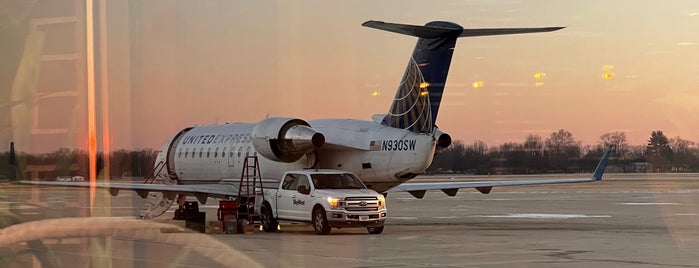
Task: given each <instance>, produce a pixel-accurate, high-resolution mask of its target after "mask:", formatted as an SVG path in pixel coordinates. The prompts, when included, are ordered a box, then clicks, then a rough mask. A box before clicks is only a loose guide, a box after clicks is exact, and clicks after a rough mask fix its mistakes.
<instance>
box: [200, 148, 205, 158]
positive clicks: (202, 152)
mask: <svg viewBox="0 0 699 268" xmlns="http://www.w3.org/2000/svg"><path fill="white" fill-rule="evenodd" d="M203 154H204V148H199V158H201V156H202V155H203Z"/></svg>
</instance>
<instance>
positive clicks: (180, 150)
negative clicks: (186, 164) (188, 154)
mask: <svg viewBox="0 0 699 268" xmlns="http://www.w3.org/2000/svg"><path fill="white" fill-rule="evenodd" d="M180 157H182V148H180V149H179V150H177V158H180Z"/></svg>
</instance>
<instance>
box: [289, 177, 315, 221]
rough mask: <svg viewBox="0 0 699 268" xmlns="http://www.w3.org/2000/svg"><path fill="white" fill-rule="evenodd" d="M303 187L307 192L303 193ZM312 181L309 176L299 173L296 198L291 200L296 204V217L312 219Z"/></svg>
mask: <svg viewBox="0 0 699 268" xmlns="http://www.w3.org/2000/svg"><path fill="white" fill-rule="evenodd" d="M301 188H305V189H306V192H305V193H302V190H301ZM310 192H311V183H310V181H309V178H308V176H306V175H299V179H298V184H297V185H296V198H294V199H293V200H291V201H292V202H293V203H294V204H296V206H295V207H294V217H295V218H297V219H300V220H306V221H310V220H311V209H313V199H311V195H310Z"/></svg>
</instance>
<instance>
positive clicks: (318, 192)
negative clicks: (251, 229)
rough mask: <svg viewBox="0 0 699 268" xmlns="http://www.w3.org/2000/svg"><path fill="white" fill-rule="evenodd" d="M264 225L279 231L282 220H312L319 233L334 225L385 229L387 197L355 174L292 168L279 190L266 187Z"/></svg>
mask: <svg viewBox="0 0 699 268" xmlns="http://www.w3.org/2000/svg"><path fill="white" fill-rule="evenodd" d="M264 195H265V196H264V199H265V202H264V204H263V205H262V214H263V216H262V226H263V228H264V230H265V231H267V232H275V231H276V230H277V226H278V224H279V222H278V221H279V220H284V221H301V222H310V223H311V224H312V225H313V228H314V229H315V231H316V233H317V234H329V233H330V229H331V228H360V227H361V228H367V231H369V233H370V234H380V233H381V232H383V226H384V222H385V221H386V199H385V198H384V196H383V195H382V194H380V193H377V192H376V191H374V190H371V189H367V187H366V186H365V185H364V184H363V183H362V181H361V180H360V179H358V178H357V177H356V176H355V175H354V174H353V173H351V172H347V171H341V170H330V169H309V170H298V171H289V172H286V173H285V174H284V177H283V179H282V180H281V182H280V183H279V187H278V188H277V189H265V191H264Z"/></svg>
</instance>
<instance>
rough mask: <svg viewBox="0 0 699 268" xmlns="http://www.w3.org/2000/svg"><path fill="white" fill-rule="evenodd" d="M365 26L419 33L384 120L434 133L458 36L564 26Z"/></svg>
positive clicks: (369, 23) (377, 23)
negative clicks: (471, 27)
mask: <svg viewBox="0 0 699 268" xmlns="http://www.w3.org/2000/svg"><path fill="white" fill-rule="evenodd" d="M362 25H363V26H366V27H371V28H376V29H381V30H385V31H389V32H394V33H400V34H405V35H410V36H415V37H418V38H419V39H418V40H417V44H416V45H415V49H414V50H413V55H412V56H411V57H410V60H409V61H408V67H407V68H406V69H405V74H404V75H403V79H402V80H401V82H400V85H399V86H398V91H397V92H396V96H395V98H394V99H393V103H392V104H391V108H390V109H389V111H388V114H387V115H386V116H385V117H384V118H383V120H382V122H381V124H382V125H386V126H391V127H395V128H401V129H408V130H410V131H413V132H418V133H432V131H433V130H434V125H435V122H436V120H437V113H438V112H439V104H440V103H441V101H442V93H443V92H444V86H445V84H446V80H447V74H448V73H449V65H450V64H451V57H452V55H453V53H454V47H455V46H456V39H457V38H459V37H470V36H486V35H503V34H520V33H534V32H549V31H555V30H558V29H561V28H563V27H547V28H496V29H464V28H463V27H461V26H460V25H458V24H455V23H451V22H445V21H433V22H430V23H427V24H425V26H418V25H406V24H396V23H385V22H381V21H367V22H365V23H363V24H362Z"/></svg>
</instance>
